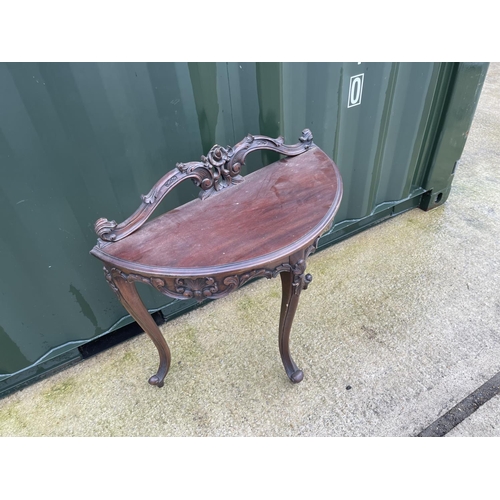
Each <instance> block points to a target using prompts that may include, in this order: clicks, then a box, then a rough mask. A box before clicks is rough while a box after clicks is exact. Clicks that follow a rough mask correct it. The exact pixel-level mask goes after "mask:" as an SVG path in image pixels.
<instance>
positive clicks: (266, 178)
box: [92, 146, 342, 276]
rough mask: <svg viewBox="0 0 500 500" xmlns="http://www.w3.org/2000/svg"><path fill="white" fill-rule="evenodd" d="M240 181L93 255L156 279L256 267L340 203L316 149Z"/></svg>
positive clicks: (297, 242) (333, 175) (315, 232)
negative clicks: (151, 275) (152, 275)
mask: <svg viewBox="0 0 500 500" xmlns="http://www.w3.org/2000/svg"><path fill="white" fill-rule="evenodd" d="M244 179H245V180H244V181H243V182H241V183H240V184H237V185H233V186H230V187H229V188H226V189H223V190H222V191H221V192H219V193H217V194H216V195H213V196H211V197H209V198H207V199H205V200H200V199H196V200H193V201H191V202H189V203H186V204H185V205H182V206H180V207H178V208H175V209H174V210H171V211H170V212H167V213H165V214H162V215H160V216H159V217H157V218H155V219H153V220H151V221H149V222H146V223H145V224H144V225H143V226H142V227H141V228H140V229H138V230H137V231H135V232H134V233H132V234H130V235H128V236H127V237H125V238H124V239H122V240H120V241H116V242H106V243H104V244H101V245H100V247H97V246H96V247H94V249H93V250H92V253H93V254H94V255H95V256H97V257H99V258H100V259H102V260H103V261H105V262H108V263H110V264H113V265H116V266H119V267H121V268H125V269H128V270H131V271H136V272H143V273H144V272H147V273H149V274H154V275H162V276H182V275H184V276H188V275H189V276H193V275H203V274H213V273H216V272H226V271H229V270H233V269H234V270H237V269H246V268H250V267H255V266H258V265H260V264H261V263H262V264H264V263H266V262H270V261H274V260H276V259H279V258H281V257H286V256H288V255H290V254H291V253H293V252H294V251H295V250H296V249H298V248H300V247H301V246H303V245H304V243H306V242H307V241H309V240H311V239H313V238H314V237H315V236H319V235H320V234H321V233H322V232H323V231H324V229H325V228H326V227H327V226H328V225H329V223H330V222H331V221H332V220H333V217H334V215H335V213H336V212H337V210H338V207H339V204H340V200H341V197H342V181H341V177H340V174H339V171H338V169H337V166H336V165H335V163H334V162H333V161H332V160H331V159H330V158H329V157H328V156H327V155H326V154H325V153H324V152H323V151H322V150H321V149H320V148H318V147H317V146H313V147H312V148H311V149H310V150H308V151H307V152H305V153H303V154H300V155H299V156H295V157H288V158H284V159H282V160H279V161H277V162H275V163H273V164H271V165H269V166H267V167H264V168H262V169H260V170H258V171H256V172H254V173H252V174H249V175H247V176H246V177H245V178H244Z"/></svg>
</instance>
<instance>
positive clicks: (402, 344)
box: [0, 64, 500, 436]
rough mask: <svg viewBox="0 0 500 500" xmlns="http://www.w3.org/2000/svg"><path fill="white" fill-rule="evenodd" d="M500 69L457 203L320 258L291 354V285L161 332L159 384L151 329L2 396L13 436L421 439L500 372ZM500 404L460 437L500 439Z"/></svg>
mask: <svg viewBox="0 0 500 500" xmlns="http://www.w3.org/2000/svg"><path fill="white" fill-rule="evenodd" d="M499 117H500V64H491V66H490V70H489V73H488V76H487V79H486V83H485V85H484V90H483V93H482V95H481V100H480V103H479V106H478V109H477V112H476V116H475V119H474V123H473V126H472V129H471V131H470V135H469V138H468V141H467V144H466V148H465V151H464V153H463V156H462V160H461V162H460V163H459V166H458V168H457V172H456V175H455V181H454V185H453V189H452V192H451V195H450V197H449V199H448V201H447V203H445V204H444V205H443V206H442V207H440V208H438V209H436V210H434V211H431V212H428V213H425V212H423V211H421V210H419V209H415V210H412V211H410V212H407V213H405V214H403V215H401V216H399V217H396V218H395V219H392V220H390V221H388V222H384V223H383V224H380V225H378V226H376V227H374V228H372V229H369V230H367V231H365V232H363V233H361V234H359V235H357V236H354V237H352V238H350V239H348V240H346V241H344V242H342V243H340V244H337V245H335V246H333V247H330V248H328V249H326V250H324V251H321V252H318V253H317V254H315V255H313V256H312V257H311V258H310V260H309V266H308V271H309V272H311V273H312V274H313V276H314V281H313V283H312V285H311V286H310V287H309V289H308V290H307V291H305V292H304V293H303V294H302V296H301V301H300V303H299V309H298V311H297V315H296V319H295V322H294V325H293V330H292V353H293V356H294V358H295V360H296V361H297V364H298V365H299V366H300V367H301V368H302V369H303V370H304V373H305V377H304V381H303V382H302V383H301V384H298V385H292V384H291V383H290V382H289V381H288V379H287V378H286V376H285V373H284V370H283V367H282V365H281V360H280V358H279V354H278V344H277V328H278V312H279V304H280V283H279V280H271V281H267V280H260V281H258V282H255V283H253V284H251V285H249V286H247V287H245V288H244V289H242V290H239V291H237V292H235V293H233V294H232V295H230V296H229V297H227V298H224V299H220V300H218V301H216V302H212V303H209V304H208V305H206V306H205V307H203V308H200V309H197V310H195V311H193V312H191V313H189V314H186V315H184V316H182V317H180V318H177V319H175V320H173V321H170V322H169V323H167V324H165V325H164V326H163V327H162V330H163V332H164V334H165V336H166V338H167V340H168V342H169V344H170V348H171V350H172V354H173V360H172V361H173V364H172V368H171V371H170V373H169V374H168V377H167V379H166V384H165V386H164V387H163V388H162V389H158V388H155V387H151V386H149V385H148V384H147V379H148V378H149V376H150V375H151V374H152V373H154V372H155V371H156V366H157V354H156V350H155V349H154V347H153V344H152V343H151V342H150V341H149V339H148V338H147V337H146V336H145V335H140V336H139V337H136V338H134V339H132V340H130V341H128V342H126V343H123V344H121V345H119V346H117V347H115V348H113V349H111V350H109V351H106V352H103V353H101V354H99V355H97V356H95V357H93V358H90V359H89V360H87V361H85V362H83V363H80V364H77V365H75V366H72V367H70V368H68V369H66V370H64V371H62V372H60V373H58V374H56V375H54V376H52V377H50V378H48V379H45V380H42V381H40V382H38V383H36V384H34V385H32V386H30V387H27V388H25V389H24V390H21V391H19V392H17V393H14V394H12V395H10V396H9V397H6V398H4V399H3V400H0V435H1V436H416V435H417V434H419V433H420V432H421V431H422V430H423V429H425V428H427V427H428V426H429V425H430V424H432V423H433V422H434V421H436V419H438V418H439V417H441V416H443V415H445V414H447V412H448V411H449V410H450V409H451V408H453V407H454V406H455V405H456V404H457V403H459V402H460V401H462V400H463V399H464V398H466V397H467V396H468V395H469V394H471V393H472V392H473V391H475V390H476V389H477V388H478V387H479V386H481V385H482V384H483V383H484V382H486V381H488V380H489V379H491V378H492V377H493V376H494V375H495V374H497V373H498V372H499V371H500V326H499V324H500V252H498V241H499V240H500V171H499V167H500V152H499V150H500V147H499V144H500V121H499ZM499 410H500V396H498V395H497V396H494V397H493V398H492V399H490V400H489V401H488V402H487V403H486V404H484V405H483V406H481V407H480V408H479V409H478V410H477V411H476V412H474V413H472V415H470V416H469V417H468V418H466V419H465V420H464V421H463V422H462V423H460V424H459V425H458V426H456V427H455V428H454V429H453V430H451V431H450V432H448V434H447V435H448V436H500V412H499Z"/></svg>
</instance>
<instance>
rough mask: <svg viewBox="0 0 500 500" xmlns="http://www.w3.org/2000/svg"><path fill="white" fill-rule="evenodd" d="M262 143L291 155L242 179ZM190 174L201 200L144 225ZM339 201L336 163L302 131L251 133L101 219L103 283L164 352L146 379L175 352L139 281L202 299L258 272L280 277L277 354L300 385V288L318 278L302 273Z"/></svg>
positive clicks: (158, 377) (181, 166)
mask: <svg viewBox="0 0 500 500" xmlns="http://www.w3.org/2000/svg"><path fill="white" fill-rule="evenodd" d="M259 149H268V150H272V151H277V152H279V153H281V154H282V155H285V156H286V158H284V159H281V160H279V161H277V162H275V163H272V164H271V165H268V166H267V167H264V168H262V169H260V170H258V171H256V172H254V173H252V174H249V175H247V176H245V177H242V176H241V175H240V170H241V167H242V165H244V161H245V157H246V155H247V154H248V153H250V152H252V151H255V150H259ZM186 179H191V180H192V181H194V183H195V184H196V185H197V186H199V187H200V188H201V191H200V199H196V200H193V201H191V202H189V203H186V204H185V205H182V206H180V207H178V208H175V209H174V210H171V211H170V212H167V213H165V214H162V215H160V216H158V217H157V218H155V219H153V220H151V221H149V222H146V221H147V220H148V218H149V217H150V216H151V214H152V213H153V211H154V210H155V208H156V207H157V206H158V204H159V203H160V202H161V200H162V199H163V198H164V197H165V195H166V194H167V193H168V192H169V191H170V190H172V189H173V188H174V187H175V186H177V185H178V184H179V183H181V182H182V181H184V180H186ZM341 198H342V179H341V177H340V174H339V171H338V169H337V166H336V165H335V163H334V162H333V161H332V160H331V159H330V158H329V157H328V156H327V155H326V154H325V153H324V152H323V151H322V150H321V149H320V148H319V147H317V146H316V145H315V144H314V143H313V136H312V134H311V132H310V131H309V130H308V129H306V130H304V131H303V132H302V136H301V137H300V139H299V142H298V143H297V144H294V145H285V144H284V139H283V138H282V137H278V138H277V139H271V138H269V137H265V136H260V135H255V136H253V135H248V136H247V137H246V138H245V139H243V140H242V141H241V142H239V143H238V144H237V145H236V146H234V147H233V148H231V147H229V146H228V147H227V148H223V147H221V146H218V145H215V146H214V147H213V148H212V149H211V150H210V151H209V153H208V155H207V156H206V157H205V156H202V157H201V161H199V162H189V163H178V164H177V166H176V168H175V169H174V170H172V171H171V172H169V173H167V174H166V175H165V176H164V177H162V178H161V179H160V180H159V181H158V182H157V183H156V184H155V185H154V187H153V189H152V190H151V191H150V192H149V194H147V195H146V196H144V195H143V196H142V203H141V206H140V207H139V208H138V209H137V211H136V212H135V213H134V214H133V215H132V216H131V217H129V218H128V219H127V220H125V221H124V222H122V223H121V224H117V223H116V222H115V221H108V220H107V219H99V220H98V221H97V222H96V223H95V230H96V233H97V235H98V237H99V238H98V240H97V241H98V243H97V245H96V246H95V247H94V248H93V249H92V250H91V252H90V253H91V254H93V255H94V256H96V257H98V258H99V259H100V260H102V261H103V262H104V273H105V277H106V280H107V282H108V283H109V285H110V286H111V288H112V290H113V291H114V292H115V294H116V295H117V297H118V299H119V300H120V301H121V303H122V304H123V306H124V307H125V309H127V311H128V312H129V313H130V315H131V316H132V317H133V318H134V319H135V320H136V321H137V323H138V324H139V325H140V326H141V328H142V329H143V330H144V331H145V332H146V333H147V334H148V335H149V337H150V338H151V340H152V341H153V342H154V344H155V346H156V348H157V349H158V353H159V356H160V365H159V368H158V372H157V373H156V374H155V375H153V376H152V377H151V378H150V379H149V383H150V384H152V385H156V386H158V387H162V386H163V381H164V379H165V376H166V375H167V372H168V369H169V367H170V350H169V348H168V345H167V343H166V341H165V339H164V337H163V335H162V333H161V331H160V329H159V328H158V326H157V325H156V323H155V321H154V320H153V318H152V317H151V316H150V314H149V313H148V311H147V309H146V307H145V306H144V304H143V303H142V301H141V299H140V297H139V295H138V293H137V291H136V288H135V284H134V282H136V281H139V282H142V283H147V284H148V285H151V286H153V287H154V288H156V289H157V290H158V291H159V292H161V293H163V294H165V295H167V296H168V297H174V298H177V299H191V298H194V299H196V300H198V301H202V300H204V299H206V298H208V299H217V298H219V297H224V296H226V295H228V294H229V293H230V292H232V291H233V290H236V289H237V288H239V287H241V286H242V285H243V284H245V283H246V282H248V281H249V280H251V279H253V278H257V277H264V276H265V277H266V278H273V277H276V276H277V275H278V274H279V275H280V276H281V283H282V303H281V314H280V323H279V351H280V355H281V359H282V361H283V365H284V367H285V371H286V374H287V375H288V378H289V379H290V380H291V381H292V382H294V383H298V382H300V381H301V380H302V378H303V373H302V371H301V370H300V369H299V368H298V367H297V365H296V364H295V362H294V360H293V359H292V357H291V355H290V349H289V338H290V330H291V326H292V321H293V318H294V315H295V311H296V309H297V304H298V301H299V296H300V292H301V291H302V290H303V289H306V288H307V286H308V284H309V283H310V282H311V280H312V276H311V275H310V274H306V273H305V270H306V259H307V257H308V256H309V255H310V254H311V253H312V252H314V251H315V250H316V247H317V244H318V239H319V237H320V235H321V234H322V233H323V232H325V231H326V230H328V229H329V228H330V227H331V224H332V222H333V217H334V215H335V213H336V212H337V210H338V207H339V204H340V200H341Z"/></svg>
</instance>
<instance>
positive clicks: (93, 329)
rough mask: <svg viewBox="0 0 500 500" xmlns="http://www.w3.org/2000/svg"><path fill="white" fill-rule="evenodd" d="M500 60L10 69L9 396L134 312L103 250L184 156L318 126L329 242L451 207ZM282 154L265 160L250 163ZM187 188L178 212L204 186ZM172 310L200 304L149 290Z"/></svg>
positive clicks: (4, 219) (179, 194) (0, 321)
mask: <svg viewBox="0 0 500 500" xmlns="http://www.w3.org/2000/svg"><path fill="white" fill-rule="evenodd" d="M487 68H488V64H486V63H168V64H160V63H158V64H145V63H127V64H110V63H102V64H101V63H99V64H90V63H89V64H87V63H78V64H72V63H43V64H42V63H40V64H38V63H33V64H30V63H19V64H7V63H1V64H0V168H1V181H2V182H1V183H0V214H1V216H0V234H1V238H0V258H1V262H2V278H1V280H0V298H1V300H0V394H6V393H8V392H10V391H12V390H15V389H16V388H19V387H21V386H22V385H23V384H26V383H28V382H30V381H32V380H35V379H36V378H38V377H40V376H41V375H43V374H46V373H49V372H50V371H52V370H55V369H58V368H60V367H61V366H63V365H64V364H66V363H70V362H74V361H76V360H79V359H82V356H83V354H82V353H84V352H85V348H86V346H89V345H90V344H89V343H90V342H93V343H95V342H96V339H101V340H102V339H104V340H105V339H106V338H109V337H110V333H111V332H114V331H116V330H117V329H119V328H120V327H123V326H125V325H127V324H129V323H131V319H130V318H129V317H128V316H125V311H124V309H123V308H122V306H121V305H120V304H119V302H118V301H117V300H116V298H115V296H114V295H113V293H112V291H111V290H110V289H109V288H108V286H107V284H106V282H105V280H104V278H103V275H102V272H101V268H100V265H99V263H98V262H97V261H96V260H95V259H94V258H92V257H91V256H90V255H89V253H88V252H89V250H90V249H91V248H92V246H93V245H94V244H95V241H96V236H95V234H94V231H93V223H94V221H95V220H96V219H97V218H99V217H107V218H108V219H110V220H111V219H114V220H116V221H122V220H124V219H126V218H127V217H128V216H129V215H130V214H131V213H132V212H133V211H134V210H135V209H136V208H137V207H138V205H139V203H140V194H143V193H147V192H148V191H149V189H150V188H151V187H152V185H153V184H154V183H155V182H156V181H157V180H158V179H159V178H160V177H161V176H162V175H163V174H164V173H165V172H167V171H169V170H171V169H172V168H174V166H175V164H176V163H177V162H186V161H193V160H197V159H199V157H200V156H201V155H202V154H204V153H207V152H208V150H209V149H210V147H211V146H212V145H213V144H215V143H218V144H221V145H224V146H225V145H234V144H235V143H236V142H238V141H239V140H240V139H242V138H243V137H244V136H245V135H246V134H248V133H252V134H263V135H267V136H271V137H277V136H278V135H283V136H284V137H285V139H286V142H287V143H294V142H296V140H297V137H298V136H299V135H300V132H301V131H302V129H304V128H306V127H307V128H310V129H311V130H312V132H313V134H314V141H315V143H316V144H318V146H319V147H320V148H321V149H323V150H324V151H325V152H326V153H327V154H329V155H330V156H331V157H332V158H333V159H334V161H335V162H336V163H337V165H338V166H339V168H340V171H341V173H342V177H343V182H344V198H343V202H342V205H341V207H340V210H339V213H338V215H337V217H336V224H335V226H334V227H333V228H332V229H331V231H330V232H329V233H328V234H326V235H324V236H323V237H322V239H321V241H320V247H322V246H325V245H328V244H331V243H333V242H335V241H338V240H340V239H342V238H345V237H348V236H350V235H352V234H354V233H356V232H358V231H360V230H361V229H363V228H366V227H368V226H370V225H371V224H374V223H376V222H379V221H381V220H383V219H385V218H388V217H391V216H393V215H395V214H398V213H401V212H403V211H405V210H408V209H410V208H414V207H418V206H420V207H421V208H423V209H425V210H428V209H431V208H434V207H436V206H438V205H440V204H442V203H444V202H445V200H446V198H447V196H448V194H449V192H450V188H451V183H452V180H453V173H454V169H455V165H456V162H457V161H458V160H459V158H460V155H461V153H462V150H463V147H464V144H465V140H466V137H467V132H468V130H469V127H470V124H471V122H472V118H473V115H474V111H475V107H476V104H477V101H478V99H479V94H480V91H481V87H482V84H483V81H484V78H485V75H486V71H487ZM276 159H277V156H276V155H275V154H273V153H270V152H263V153H262V154H259V153H256V154H255V155H253V157H250V158H249V161H248V165H247V166H246V171H245V172H243V173H244V174H246V173H249V172H251V171H253V170H255V169H258V168H261V167H262V166H263V165H265V164H268V163H269V162H272V161H274V160H276ZM197 191H198V190H197V189H196V188H195V187H194V186H192V185H188V184H187V183H184V184H183V185H182V186H180V187H179V188H176V190H174V192H173V193H172V194H171V195H169V197H167V199H165V201H164V202H163V203H162V206H161V208H162V210H163V211H167V210H170V209H172V208H174V207H175V206H178V205H180V204H182V203H185V202H187V201H189V200H191V199H193V198H195V197H196V196H197ZM140 293H141V296H142V297H143V300H144V301H145V303H146V305H147V306H148V307H149V308H150V310H151V312H154V311H161V312H162V314H163V315H164V316H165V317H166V318H170V317H172V316H173V315H177V314H180V313H182V312H183V311H185V310H187V309H188V308H191V307H193V303H191V302H189V301H186V302H181V301H175V300H172V299H169V298H167V297H164V296H162V295H160V294H158V293H157V292H155V291H153V290H150V289H148V288H147V287H140Z"/></svg>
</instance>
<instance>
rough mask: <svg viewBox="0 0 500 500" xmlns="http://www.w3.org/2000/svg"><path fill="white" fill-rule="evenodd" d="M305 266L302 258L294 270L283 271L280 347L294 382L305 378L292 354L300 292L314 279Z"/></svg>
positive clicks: (296, 382) (290, 377)
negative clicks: (292, 337)
mask: <svg viewBox="0 0 500 500" xmlns="http://www.w3.org/2000/svg"><path fill="white" fill-rule="evenodd" d="M305 268H306V265H305V260H304V259H300V260H299V261H298V262H297V263H296V264H295V265H294V266H293V268H292V271H290V272H282V273H281V288H282V298H281V314H280V327H279V348H280V355H281V360H282V361H283V366H284V367H285V371H286V374H287V375H288V378H289V379H290V380H291V381H292V382H293V383H294V384H298V383H299V382H300V381H302V379H303V378H304V373H303V372H302V370H300V369H299V368H298V367H297V365H296V364H295V361H294V360H293V359H292V356H291V355H290V330H291V328H292V322H293V318H294V316H295V311H296V310H297V305H298V303H299V297H300V292H301V291H302V289H304V288H307V285H308V284H309V283H310V282H311V280H312V276H311V275H310V274H304V271H305Z"/></svg>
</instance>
